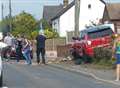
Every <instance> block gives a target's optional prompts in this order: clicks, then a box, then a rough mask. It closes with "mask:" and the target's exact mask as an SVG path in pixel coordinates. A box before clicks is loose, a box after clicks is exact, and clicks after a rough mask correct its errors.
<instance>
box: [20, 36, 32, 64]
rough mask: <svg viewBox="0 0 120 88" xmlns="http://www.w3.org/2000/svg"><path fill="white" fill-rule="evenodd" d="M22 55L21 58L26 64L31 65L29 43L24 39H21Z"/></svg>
mask: <svg viewBox="0 0 120 88" xmlns="http://www.w3.org/2000/svg"><path fill="white" fill-rule="evenodd" d="M22 53H23V56H24V57H25V59H26V62H27V63H28V64H29V65H30V64H32V61H31V56H30V41H29V40H28V39H27V38H26V37H25V38H24V39H23V48H22Z"/></svg>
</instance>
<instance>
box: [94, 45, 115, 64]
mask: <svg viewBox="0 0 120 88" xmlns="http://www.w3.org/2000/svg"><path fill="white" fill-rule="evenodd" d="M111 57H112V49H111V48H108V47H98V48H95V49H94V57H93V58H94V59H93V62H94V63H100V64H112V63H113V62H112V60H111Z"/></svg>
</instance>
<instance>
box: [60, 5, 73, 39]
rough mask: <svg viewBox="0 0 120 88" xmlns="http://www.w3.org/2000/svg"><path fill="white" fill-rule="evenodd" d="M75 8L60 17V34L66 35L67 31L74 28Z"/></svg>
mask: <svg viewBox="0 0 120 88" xmlns="http://www.w3.org/2000/svg"><path fill="white" fill-rule="evenodd" d="M74 8H75V6H73V7H72V8H70V9H69V10H68V11H67V12H65V13H64V14H63V15H62V16H61V17H60V21H59V22H60V36H61V37H63V36H66V31H73V30H74Z"/></svg>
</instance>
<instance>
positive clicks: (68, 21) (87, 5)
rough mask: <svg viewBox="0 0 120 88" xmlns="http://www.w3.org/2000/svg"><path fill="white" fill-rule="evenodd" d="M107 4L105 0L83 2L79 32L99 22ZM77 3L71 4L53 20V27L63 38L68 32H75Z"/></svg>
mask: <svg viewBox="0 0 120 88" xmlns="http://www.w3.org/2000/svg"><path fill="white" fill-rule="evenodd" d="M104 9H105V2H104V1H103V0H81V2H80V17H79V18H78V19H79V30H82V29H84V28H85V27H86V26H88V25H90V24H91V21H95V22H97V21H99V20H100V19H102V17H103V13H104ZM74 20H75V2H74V1H73V2H71V3H70V4H69V5H68V6H67V7H66V8H63V9H62V10H61V11H60V12H59V13H57V15H56V16H54V17H53V18H52V27H53V28H54V29H56V30H57V31H58V33H59V34H60V36H61V37H66V31H73V30H74V25H75V23H74Z"/></svg>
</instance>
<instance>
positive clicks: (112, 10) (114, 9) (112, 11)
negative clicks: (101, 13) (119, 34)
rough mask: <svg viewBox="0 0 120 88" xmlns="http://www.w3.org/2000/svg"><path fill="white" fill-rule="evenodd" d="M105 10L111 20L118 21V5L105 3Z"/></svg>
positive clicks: (119, 17)
mask: <svg viewBox="0 0 120 88" xmlns="http://www.w3.org/2000/svg"><path fill="white" fill-rule="evenodd" d="M106 10H107V12H108V16H109V18H110V19H111V20H117V19H120V3H107V4H106Z"/></svg>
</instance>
